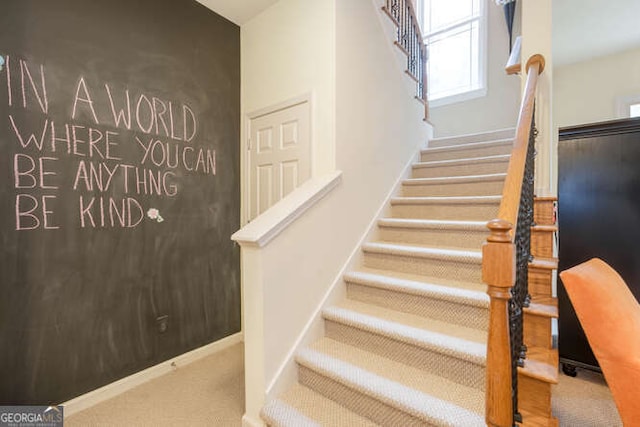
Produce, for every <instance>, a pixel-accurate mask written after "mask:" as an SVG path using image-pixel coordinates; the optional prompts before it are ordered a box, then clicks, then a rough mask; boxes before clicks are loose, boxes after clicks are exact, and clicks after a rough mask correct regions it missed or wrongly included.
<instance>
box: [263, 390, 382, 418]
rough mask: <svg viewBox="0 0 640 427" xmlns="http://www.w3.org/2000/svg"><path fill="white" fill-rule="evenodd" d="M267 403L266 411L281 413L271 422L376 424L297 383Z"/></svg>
mask: <svg viewBox="0 0 640 427" xmlns="http://www.w3.org/2000/svg"><path fill="white" fill-rule="evenodd" d="M269 406H271V408H270V409H269V411H266V410H265V411H263V412H265V413H273V412H275V413H277V414H278V415H280V418H279V419H280V420H281V421H280V423H279V424H273V425H274V426H283V427H284V426H290V427H298V426H303V427H312V426H317V427H320V426H324V427H330V426H331V427H340V426H360V427H375V426H377V424H376V423H374V422H373V421H371V420H369V419H367V418H365V417H363V416H361V415H358V414H357V413H355V412H353V411H351V410H349V409H347V408H345V407H344V406H342V405H340V404H339V403H337V402H335V401H333V400H331V399H329V398H327V397H325V396H323V395H321V394H319V393H317V392H315V391H314V390H311V389H310V388H308V387H305V386H303V385H300V384H296V385H295V386H293V387H292V388H291V389H289V390H288V391H287V392H286V393H285V394H283V395H282V396H281V397H280V398H278V399H275V401H272V402H270V403H269V404H268V405H267V407H269Z"/></svg>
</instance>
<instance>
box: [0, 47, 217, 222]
mask: <svg viewBox="0 0 640 427" xmlns="http://www.w3.org/2000/svg"><path fill="white" fill-rule="evenodd" d="M5 64H6V73H5V75H6V84H7V103H8V105H9V107H10V109H9V115H8V121H9V125H10V126H9V128H10V132H9V135H10V140H13V142H12V144H13V145H12V146H13V147H14V153H12V155H13V170H12V173H13V187H14V189H15V191H16V195H15V229H16V230H17V231H28V230H36V229H44V230H56V229H59V228H60V226H59V225H58V222H57V221H56V218H57V215H58V214H57V213H56V212H57V211H58V210H61V211H63V212H62V213H61V215H65V216H69V215H72V216H75V217H76V218H77V224H78V227H80V228H81V229H83V228H121V229H131V228H135V227H137V226H139V225H140V224H141V223H142V222H143V220H144V218H145V208H143V202H141V200H146V197H147V196H153V197H158V198H160V199H154V200H155V201H154V203H158V200H162V198H173V197H175V196H177V195H178V194H179V192H180V189H181V188H183V187H182V186H181V184H180V180H181V179H184V177H186V176H188V175H196V174H197V175H200V176H203V177H207V176H209V177H211V176H215V175H216V150H214V149H211V148H205V147H202V146H199V143H201V142H202V141H199V140H198V138H197V136H198V120H197V114H196V112H195V111H194V110H193V109H192V108H191V106H189V105H187V104H186V103H184V102H176V101H175V100H168V99H164V98H162V97H159V96H156V95H154V94H151V93H146V92H144V91H143V90H138V89H136V88H130V87H125V88H118V87H117V85H113V84H111V83H104V82H102V83H100V82H93V81H89V80H88V79H86V78H85V77H84V76H82V75H79V76H78V78H77V80H75V85H74V86H73V87H72V88H64V87H55V85H53V86H52V87H48V83H49V82H48V80H47V71H46V69H45V67H44V65H42V64H34V63H33V62H30V61H28V60H24V59H20V58H16V57H15V55H14V56H13V57H12V56H10V55H6V61H5ZM12 73H13V74H12ZM16 75H17V78H16V77H15V76H16ZM103 88H104V92H102V91H103ZM69 89H71V90H69ZM48 91H49V92H51V91H53V92H52V93H54V95H55V96H54V98H52V99H55V100H56V102H57V103H59V102H60V100H61V99H62V100H64V99H65V95H66V99H68V101H69V102H68V104H67V105H68V109H66V113H65V110H62V111H61V110H60V109H59V108H53V109H50V103H49V92H48ZM65 92H66V93H65ZM16 99H21V101H22V102H18V103H16V102H15V101H16ZM56 105H57V104H56ZM18 109H22V110H25V111H29V112H30V113H29V115H28V116H23V115H22V114H21V113H19V112H18ZM61 113H64V115H66V116H67V117H66V119H65V117H62V118H61V117H60V116H61ZM25 117H26V118H25ZM87 121H88V122H89V123H87ZM63 158H64V159H65V160H64V162H63V161H62V159H63ZM69 162H71V163H69ZM70 164H71V166H72V167H71V169H70V168H69V165H70ZM62 170H64V171H65V173H64V174H63V173H61V171H62ZM60 192H64V194H65V195H68V194H72V195H74V196H73V197H72V198H71V200H75V201H76V205H75V208H74V207H73V206H64V204H65V203H62V202H61V201H62V200H65V201H67V200H69V198H68V197H66V196H65V197H64V198H62V199H61V198H58V196H59V194H60ZM69 192H71V193H69ZM167 200H168V199H167ZM66 203H68V202H66ZM156 206H157V205H156ZM146 212H147V215H146V217H148V218H149V219H151V220H153V221H157V222H162V221H163V220H164V219H163V218H162V216H160V213H159V212H160V211H159V209H158V208H157V207H153V208H149V209H148V210H146Z"/></svg>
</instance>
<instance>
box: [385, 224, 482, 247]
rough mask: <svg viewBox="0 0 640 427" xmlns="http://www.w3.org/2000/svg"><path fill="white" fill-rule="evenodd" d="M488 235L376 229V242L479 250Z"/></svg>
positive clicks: (441, 230) (453, 231)
mask: <svg viewBox="0 0 640 427" xmlns="http://www.w3.org/2000/svg"><path fill="white" fill-rule="evenodd" d="M488 235H489V232H488V230H487V231H484V230H482V231H469V230H451V229H449V230H447V229H430V228H400V227H384V226H379V227H378V240H382V241H385V242H396V243H410V244H419V245H429V246H440V247H447V248H459V249H476V250H479V249H480V248H481V247H482V244H483V243H484V242H485V241H486V240H487V236H488Z"/></svg>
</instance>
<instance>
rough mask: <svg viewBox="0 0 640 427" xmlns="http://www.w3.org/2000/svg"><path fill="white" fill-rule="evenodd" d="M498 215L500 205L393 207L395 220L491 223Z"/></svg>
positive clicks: (416, 205) (392, 212)
mask: <svg viewBox="0 0 640 427" xmlns="http://www.w3.org/2000/svg"><path fill="white" fill-rule="evenodd" d="M497 214H498V204H497V203H495V204H489V203H486V204H485V203H482V204H467V205H462V204H444V203H429V204H415V205H407V204H402V205H393V207H392V208H391V215H392V216H393V217H394V218H416V219H445V220H446V219H448V220H463V221H467V220H469V221H490V220H491V219H493V218H495V217H496V215H497Z"/></svg>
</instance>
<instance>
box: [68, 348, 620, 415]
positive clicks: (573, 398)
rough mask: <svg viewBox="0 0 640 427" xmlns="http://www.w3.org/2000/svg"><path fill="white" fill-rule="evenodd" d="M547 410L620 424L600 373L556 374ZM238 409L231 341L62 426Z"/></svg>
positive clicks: (240, 374) (239, 371)
mask: <svg viewBox="0 0 640 427" xmlns="http://www.w3.org/2000/svg"><path fill="white" fill-rule="evenodd" d="M553 411H554V414H555V415H556V416H557V417H558V419H559V420H560V425H561V426H562V427H614V426H622V422H621V421H620V418H619V416H618V412H617V410H616V407H615V404H614V402H613V400H612V399H611V393H610V392H609V389H608V387H607V385H606V383H605V381H604V379H603V377H602V375H600V374H597V373H594V372H590V371H587V370H582V369H579V370H578V376H577V377H576V378H571V377H568V376H566V375H564V374H560V376H559V382H558V385H556V386H554V389H553ZM243 413H244V369H243V345H242V344H237V345H235V346H233V347H230V348H228V349H226V350H224V351H222V352H220V353H217V354H214V355H212V356H209V357H207V358H204V359H202V360H200V361H198V362H195V363H192V364H191V365H188V366H186V367H183V368H179V369H177V370H176V371H174V372H172V373H170V374H167V375H164V376H162V377H160V378H157V379H155V380H153V381H150V382H148V383H146V384H143V385H141V386H139V387H136V388H135V389H133V390H130V391H128V392H126V393H123V394H122V395H120V396H118V397H115V398H113V399H110V400H108V401H106V402H103V403H101V404H99V405H96V406H94V407H92V408H89V409H87V410H85V411H82V412H80V413H78V414H75V415H73V416H71V417H69V418H67V419H66V420H65V425H66V426H67V427H80V426H82V427H84V426H105V427H107V426H108V427H111V426H116V427H120V426H132V427H137V426H140V427H145V426H216V427H217V426H220V427H227V426H228V427H235V426H240V425H241V417H242V414H243Z"/></svg>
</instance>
